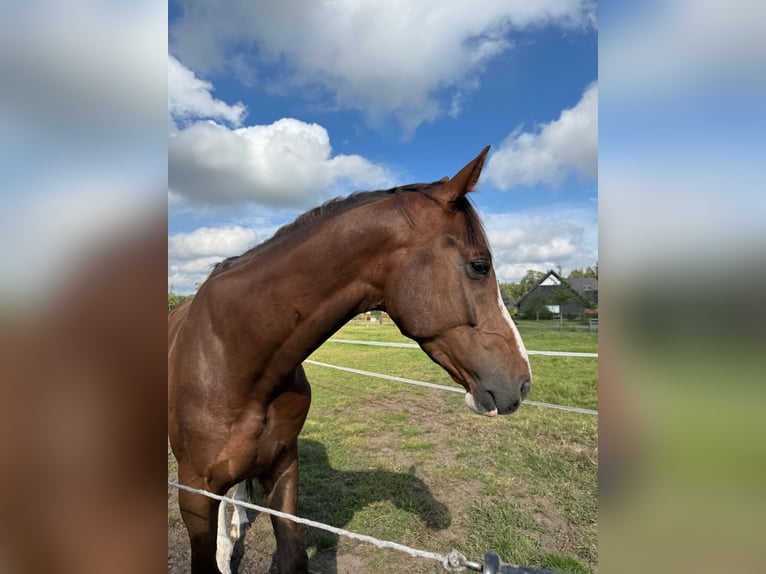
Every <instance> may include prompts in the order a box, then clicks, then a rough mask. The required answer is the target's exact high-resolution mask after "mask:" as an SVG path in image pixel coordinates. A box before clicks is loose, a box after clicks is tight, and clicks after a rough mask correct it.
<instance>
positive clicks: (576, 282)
mask: <svg viewBox="0 0 766 574" xmlns="http://www.w3.org/2000/svg"><path fill="white" fill-rule="evenodd" d="M549 277H554V278H555V279H556V280H558V282H559V283H561V284H562V285H564V286H565V287H568V288H569V290H570V291H572V292H573V293H574V294H575V295H577V297H578V299H580V300H582V299H583V296H585V295H586V294H587V293H589V292H593V291H598V279H594V278H591V277H579V278H576V279H564V278H563V277H562V276H561V275H559V274H558V273H556V272H555V271H554V270H553V269H551V270H550V271H548V273H546V274H545V275H543V276H542V277H541V278H540V280H539V281H538V282H537V283H536V284H535V286H534V287H532V288H531V289H530V290H529V291H527V292H526V293H525V294H524V296H523V297H522V298H521V299H519V301H518V302H517V303H516V306H517V307H521V304H522V303H523V302H524V300H525V299H526V298H527V297H529V295H531V294H532V293H533V292H534V291H535V290H536V289H537V288H538V287H540V285H542V284H543V283H545V281H546V280H547V279H548V278H549ZM586 287H587V288H586ZM583 303H584V301H583Z"/></svg>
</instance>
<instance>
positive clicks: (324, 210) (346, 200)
mask: <svg viewBox="0 0 766 574" xmlns="http://www.w3.org/2000/svg"><path fill="white" fill-rule="evenodd" d="M443 183H444V182H443V180H442V181H435V182H432V183H411V184H407V185H402V186H399V187H392V188H391V189H381V190H376V191H356V192H354V193H351V194H349V195H348V196H345V197H336V198H334V199H330V200H329V201H326V202H325V203H323V204H322V205H319V206H317V207H315V208H313V209H310V210H309V211H307V212H305V213H303V214H301V215H299V216H298V217H297V218H296V219H295V221H293V222H292V223H287V224H285V225H283V226H282V227H280V228H279V229H278V230H277V231H276V233H274V235H273V236H272V237H271V238H270V239H267V240H265V241H263V242H262V243H260V244H258V245H256V246H255V247H252V248H251V249H249V250H248V251H245V252H244V253H243V254H241V255H234V256H232V257H227V258H226V259H224V260H223V261H219V262H218V263H216V264H214V265H213V267H212V269H211V271H210V274H209V275H208V277H212V276H213V275H216V274H218V273H220V272H222V271H225V270H226V269H230V268H231V267H233V266H236V265H239V264H240V263H243V262H245V261H247V260H248V259H250V258H251V257H252V256H254V255H257V254H258V253H261V252H263V251H264V250H266V249H268V248H269V247H272V246H273V245H275V244H277V243H279V242H281V241H282V240H283V239H284V238H285V237H287V236H290V235H292V234H293V233H295V232H297V231H299V230H301V229H304V228H305V227H308V226H309V225H311V224H312V223H316V222H319V221H323V220H325V219H329V218H331V217H333V216H335V215H338V214H340V213H345V212H346V211H349V210H351V209H353V208H355V207H360V206H362V205H367V204H370V203H373V202H375V201H379V200H381V199H384V198H386V197H392V196H393V197H395V198H397V199H398V198H400V197H401V196H402V194H404V193H420V194H422V195H423V196H424V197H426V198H428V199H430V200H432V201H434V202H436V203H439V201H438V200H437V199H436V198H434V197H433V196H432V195H431V194H429V193H428V192H429V191H430V190H432V189H434V188H435V187H438V186H440V185H443ZM440 205H441V204H440ZM396 207H397V209H398V210H399V211H400V212H401V213H402V215H404V217H405V219H406V220H407V222H408V223H409V224H410V225H413V224H414V220H413V219H412V215H411V214H410V213H409V211H408V210H407V208H406V207H405V205H404V202H403V201H397V202H396ZM453 208H454V209H456V210H457V211H460V212H462V213H464V214H465V217H466V228H467V241H468V243H469V245H472V246H478V245H482V246H483V245H485V241H484V237H485V235H484V228H483V226H482V223H481V219H480V218H479V214H478V213H477V211H476V209H475V207H474V206H473V203H471V201H470V200H469V199H468V198H467V197H466V196H462V197H460V198H459V199H458V200H457V201H455V202H453Z"/></svg>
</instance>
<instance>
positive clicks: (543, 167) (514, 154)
mask: <svg viewBox="0 0 766 574" xmlns="http://www.w3.org/2000/svg"><path fill="white" fill-rule="evenodd" d="M572 173H578V174H580V175H582V176H585V177H588V178H594V179H595V178H596V176H597V174H598V85H597V84H595V83H594V84H591V85H590V86H588V88H587V89H586V90H585V93H584V94H583V96H582V98H581V99H580V101H579V102H578V103H577V105H575V106H574V107H573V108H568V109H566V110H564V111H562V112H561V115H560V116H559V117H558V119H556V120H554V121H552V122H549V123H547V124H543V125H541V126H539V127H538V129H537V131H536V132H534V133H531V132H521V131H520V130H515V131H514V132H512V133H511V134H510V135H509V136H508V137H507V138H506V139H505V141H503V143H502V144H501V145H500V149H498V151H496V152H495V153H494V154H492V156H491V157H490V158H489V161H488V162H487V168H486V170H485V171H484V176H485V177H486V178H487V180H488V181H491V182H492V183H494V184H495V185H496V186H497V187H498V188H500V189H502V190H507V189H510V188H512V187H514V186H517V185H534V184H536V183H547V184H552V185H558V184H560V183H562V181H564V180H565V179H566V178H567V176H569V175H570V174H572Z"/></svg>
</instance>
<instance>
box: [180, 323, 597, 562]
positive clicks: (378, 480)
mask: <svg viewBox="0 0 766 574" xmlns="http://www.w3.org/2000/svg"><path fill="white" fill-rule="evenodd" d="M532 323H534V322H532ZM520 331H521V334H522V338H523V339H524V342H525V344H526V346H527V348H528V349H530V350H552V351H580V352H597V350H598V349H597V347H598V343H597V334H596V333H590V332H587V331H574V330H562V331H559V330H558V329H557V328H546V327H545V326H544V325H541V324H529V325H526V324H524V323H522V324H521V325H520ZM335 337H337V338H344V339H356V340H370V341H390V342H410V341H409V340H408V339H406V338H404V337H403V336H402V335H401V334H400V333H399V332H398V330H397V328H396V327H395V326H394V325H393V324H391V323H390V322H388V323H387V324H384V325H378V324H369V323H366V322H357V321H352V322H351V323H349V324H348V325H346V326H345V327H344V328H343V329H341V331H339V332H338V333H337V334H336V335H335ZM310 358H311V359H313V360H316V361H320V362H323V363H330V364H334V365H341V366H346V367H352V368H357V369H364V370H367V371H374V372H377V373H384V374H388V375H396V376H401V377H407V378H410V379H417V380H421V381H428V382H433V383H439V384H444V385H453V386H456V385H455V383H454V382H452V381H451V380H450V379H449V376H448V375H447V374H446V373H445V372H444V371H443V370H442V369H441V368H440V367H438V366H437V365H435V364H434V363H432V362H431V361H430V359H429V358H428V357H427V356H426V355H425V354H424V353H423V352H422V351H420V350H419V349H400V348H383V347H371V346H361V345H349V344H339V343H332V342H327V343H325V344H324V345H323V346H322V347H321V348H319V349H318V350H317V351H316V352H315V353H314V354H313V355H312V356H311V357H310ZM530 362H531V364H532V374H533V386H532V392H531V393H530V396H529V399H530V400H535V401H543V402H550V403H557V404H561V405H569V406H578V407H585V408H590V409H597V408H598V404H597V376H598V359H594V358H579V357H577V358H575V357H546V356H539V355H533V356H531V357H530ZM305 367H306V373H307V375H308V378H309V380H310V381H311V385H312V393H313V400H312V406H311V410H310V412H309V415H308V419H307V421H306V424H305V427H304V429H303V431H302V433H301V435H300V438H299V447H298V448H299V457H300V465H301V466H300V484H299V495H298V508H299V511H298V514H299V515H301V516H304V517H307V518H311V519H313V520H318V521H321V522H324V523H327V524H330V525H333V526H338V527H341V528H346V529H348V530H352V531H354V532H359V533H362V534H368V535H371V536H374V537H377V538H381V539H385V540H391V541H396V542H400V543H403V544H406V545H408V546H413V547H416V548H419V549H423V550H431V551H435V552H440V553H447V552H448V551H449V550H451V549H452V548H457V549H458V550H460V551H461V552H463V553H464V554H465V555H466V556H467V557H468V558H469V559H473V560H479V561H480V560H481V559H482V558H483V554H484V552H485V551H486V550H490V549H491V550H495V551H496V552H497V553H498V554H499V555H500V556H501V558H502V559H503V560H504V561H506V562H513V563H516V564H525V565H530V566H537V567H542V568H549V569H553V570H557V571H560V572H567V573H572V574H584V573H589V572H595V571H596V570H597V561H598V558H597V526H596V519H597V427H598V417H597V416H592V415H585V414H580V413H572V412H563V411H558V410H552V409H545V408H540V407H537V406H532V405H528V404H525V405H522V407H521V408H520V409H519V411H518V412H516V413H514V414H513V415H511V416H509V417H496V418H493V419H490V418H486V417H480V416H477V415H475V414H473V413H471V412H470V411H469V410H468V409H467V408H466V407H465V406H464V404H463V399H462V396H461V395H459V394H456V393H448V392H444V391H439V390H433V389H425V388H421V387H415V386H411V385H406V384H402V383H398V382H393V381H385V380H381V379H375V378H370V377H365V376H362V375H357V374H352V373H346V372H341V371H337V370H334V369H329V368H326V367H320V366H316V365H310V364H307V365H306V366H305ZM168 474H169V477H170V478H171V479H173V480H175V478H176V465H175V461H174V460H173V457H172V454H171V453H170V451H168ZM257 503H259V504H262V503H263V502H262V501H257ZM251 517H253V518H255V521H254V524H253V525H252V526H251V527H250V528H249V530H248V531H247V534H246V540H245V551H244V556H243V554H242V545H241V544H240V545H238V548H237V550H235V564H237V563H238V564H239V570H238V571H239V572H240V573H241V574H245V573H248V574H249V573H253V574H254V573H259V574H265V573H267V572H269V568H270V565H271V555H272V553H273V551H274V549H275V543H274V537H273V534H272V532H271V524H270V521H269V520H268V517H266V516H258V517H255V515H254V514H251ZM304 535H305V539H306V544H307V547H308V549H309V556H310V560H311V562H310V564H311V565H310V571H311V572H316V573H322V574H335V573H339V574H340V573H346V572H354V573H360V574H366V573H369V574H386V573H390V572H411V573H424V574H425V573H429V574H436V573H438V572H443V569H442V568H441V566H440V565H438V564H436V563H435V562H432V561H428V560H422V559H418V558H410V557H408V556H405V555H403V554H400V553H398V552H395V551H392V550H381V549H377V548H374V547H372V546H369V545H366V544H362V543H357V542H354V541H350V540H348V539H343V538H341V539H338V538H337V537H335V536H334V535H331V534H329V533H325V532H323V531H319V530H315V529H311V528H304ZM188 561H189V543H188V539H187V537H186V531H185V529H184V528H183V523H182V521H181V519H180V515H179V512H178V507H177V502H176V491H175V489H171V488H170V487H169V488H168V571H169V572H174V573H177V572H184V571H186V570H187V569H188V563H189V562H188Z"/></svg>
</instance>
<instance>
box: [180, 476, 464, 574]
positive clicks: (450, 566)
mask: <svg viewBox="0 0 766 574" xmlns="http://www.w3.org/2000/svg"><path fill="white" fill-rule="evenodd" d="M168 484H169V485H170V486H172V487H174V488H178V489H180V490H186V491H188V492H192V493H194V494H200V495H202V496H207V497H208V498H212V499H214V500H219V501H221V502H228V503H229V504H233V505H236V506H242V507H243V508H249V509H251V510H257V511H258V512H263V513H264V514H270V515H272V516H278V517H279V518H285V519H287V520H291V521H293V522H297V523H298V524H304V525H306V526H311V527H312V528H319V529H320V530H326V531H327V532H332V533H333V534H337V535H338V536H345V537H346V538H351V539H352V540H358V541H360V542H368V543H370V544H372V545H373V546H377V547H378V548H388V549H390V550H398V551H399V552H403V553H405V554H407V555H409V556H413V557H415V558H426V559H428V560H436V561H437V562H439V563H441V565H442V566H444V568H445V569H446V570H449V571H450V572H460V571H462V570H464V568H465V565H466V564H467V561H466V557H465V556H463V555H462V554H461V553H460V552H458V551H457V550H452V551H451V552H450V553H449V554H447V555H442V554H438V553H436V552H428V551H425V550H418V549H417V548H410V547H409V546H405V545H404V544H399V543H398V542H390V541H388V540H380V539H378V538H374V537H372V536H367V535H366V534H357V533H356V532H351V531H349V530H344V529H343V528H337V527H335V526H330V525H329V524H324V523H322V522H316V521H315V520H309V519H308V518H301V517H300V516H295V515H293V514H288V513H287V512H280V511H279V510H273V509H271V508H266V507H265V506H259V505H257V504H252V503H249V502H244V501H242V500H236V499H234V498H229V497H228V496H221V495H219V494H213V493H212V492H208V491H207V490H200V489H198V488H193V487H191V486H186V485H185V484H179V483H177V482H173V481H172V480H168Z"/></svg>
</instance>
